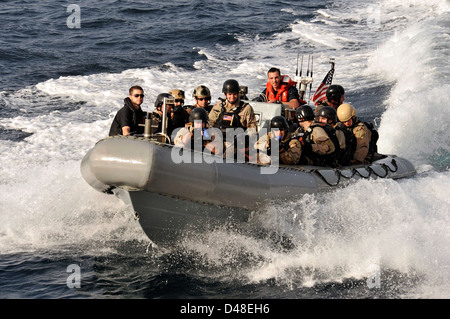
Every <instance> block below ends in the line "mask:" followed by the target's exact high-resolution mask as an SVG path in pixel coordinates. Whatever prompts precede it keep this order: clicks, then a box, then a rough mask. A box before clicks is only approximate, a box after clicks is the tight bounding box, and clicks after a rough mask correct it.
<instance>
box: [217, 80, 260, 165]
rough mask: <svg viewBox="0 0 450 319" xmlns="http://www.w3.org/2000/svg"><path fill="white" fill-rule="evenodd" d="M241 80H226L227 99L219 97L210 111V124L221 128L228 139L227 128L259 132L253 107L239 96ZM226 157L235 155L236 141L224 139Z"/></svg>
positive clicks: (225, 93) (224, 92) (225, 91)
mask: <svg viewBox="0 0 450 319" xmlns="http://www.w3.org/2000/svg"><path fill="white" fill-rule="evenodd" d="M239 92H240V86H239V82H238V81H236V80H234V79H229V80H226V81H225V82H224V83H223V87H222V93H223V94H224V95H225V99H223V98H219V101H217V103H216V104H214V106H213V107H212V109H211V111H210V112H209V126H210V127H216V128H218V129H220V130H221V131H222V133H223V135H224V137H225V139H226V135H227V134H226V131H227V129H233V130H234V132H236V129H238V128H241V129H243V130H244V131H246V134H247V135H248V136H254V135H256V134H257V125H256V118H255V112H254V111H253V107H252V106H251V105H250V104H249V103H247V102H244V101H241V99H240V98H239ZM224 145H225V153H224V156H225V157H227V158H228V157H235V154H236V152H237V151H242V150H237V149H236V148H235V147H236V146H235V141H234V140H233V141H224Z"/></svg>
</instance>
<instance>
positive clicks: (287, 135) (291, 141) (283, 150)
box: [254, 115, 301, 165]
mask: <svg viewBox="0 0 450 319" xmlns="http://www.w3.org/2000/svg"><path fill="white" fill-rule="evenodd" d="M269 129H270V131H269V132H268V133H267V134H265V135H263V136H262V137H261V138H260V139H259V140H258V141H257V142H256V143H255V145H254V148H255V149H257V150H260V151H263V152H258V163H259V164H270V162H271V160H270V157H272V156H273V155H274V154H271V153H272V145H273V143H274V142H275V141H277V142H278V143H279V146H278V151H279V154H278V155H279V161H280V163H281V164H288V165H289V164H290V165H294V164H297V162H298V161H299V159H300V155H301V146H300V141H299V140H298V139H297V138H295V136H294V134H293V133H291V132H289V126H288V123H287V121H286V119H285V118H284V117H283V116H280V115H278V116H275V117H273V118H272V119H271V121H270V127H269Z"/></svg>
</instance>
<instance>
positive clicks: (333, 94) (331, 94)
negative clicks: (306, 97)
mask: <svg viewBox="0 0 450 319" xmlns="http://www.w3.org/2000/svg"><path fill="white" fill-rule="evenodd" d="M344 94H345V90H344V88H343V87H342V86H340V85H337V84H333V85H330V87H329V88H328V89H327V100H328V101H337V102H340V101H341V96H343V95H344Z"/></svg>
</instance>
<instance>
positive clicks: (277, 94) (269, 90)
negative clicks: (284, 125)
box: [255, 68, 306, 109]
mask: <svg viewBox="0 0 450 319" xmlns="http://www.w3.org/2000/svg"><path fill="white" fill-rule="evenodd" d="M296 84H297V82H294V81H292V80H291V79H290V78H289V77H288V76H287V75H281V71H280V69H278V68H271V69H270V70H269V71H268V72H267V84H266V88H265V89H264V91H263V92H262V93H261V96H260V97H258V98H256V99H255V100H256V101H260V102H267V103H280V104H284V105H287V106H289V108H291V109H297V108H298V107H299V106H300V105H301V104H305V103H306V102H305V101H303V100H302V101H300V97H299V95H298V90H297V88H296V87H295V85H296Z"/></svg>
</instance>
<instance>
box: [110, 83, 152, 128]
mask: <svg viewBox="0 0 450 319" xmlns="http://www.w3.org/2000/svg"><path fill="white" fill-rule="evenodd" d="M128 93H129V95H128V97H127V98H125V99H124V102H125V104H124V106H123V107H122V108H121V109H120V110H119V111H117V114H116V116H115V117H114V120H113V122H112V123H111V128H110V129H109V136H114V135H124V136H127V135H133V134H143V133H144V126H139V124H144V121H145V113H144V111H142V109H141V104H142V103H143V102H144V90H143V89H142V88H141V87H140V86H137V85H135V86H132V87H131V88H130V89H129V92H128Z"/></svg>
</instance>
